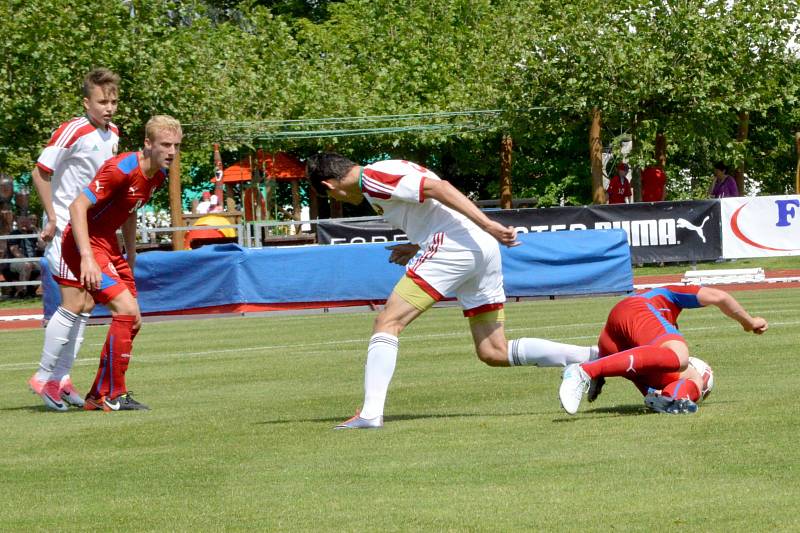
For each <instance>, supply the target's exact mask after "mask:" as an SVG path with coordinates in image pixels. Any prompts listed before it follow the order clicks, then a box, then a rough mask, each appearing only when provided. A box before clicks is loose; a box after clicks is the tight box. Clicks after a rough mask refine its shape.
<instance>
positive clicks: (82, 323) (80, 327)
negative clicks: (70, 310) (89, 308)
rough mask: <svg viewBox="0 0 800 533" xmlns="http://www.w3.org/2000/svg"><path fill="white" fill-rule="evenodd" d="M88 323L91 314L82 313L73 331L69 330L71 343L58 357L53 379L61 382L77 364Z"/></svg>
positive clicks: (68, 343) (65, 346)
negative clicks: (76, 360)
mask: <svg viewBox="0 0 800 533" xmlns="http://www.w3.org/2000/svg"><path fill="white" fill-rule="evenodd" d="M88 321H89V313H81V314H79V315H78V319H77V320H76V321H75V324H74V325H73V326H72V329H71V330H69V342H67V344H66V345H64V348H63V349H62V350H61V355H60V356H59V357H58V361H56V366H55V368H54V369H53V377H52V379H56V380H58V381H61V378H63V377H64V376H66V375H67V374H69V371H70V369H71V368H72V365H73V364H74V363H75V359H77V358H78V352H79V351H80V350H81V344H83V333H84V332H85V331H86V323H87V322H88Z"/></svg>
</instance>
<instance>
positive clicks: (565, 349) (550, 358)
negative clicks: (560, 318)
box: [508, 338, 592, 366]
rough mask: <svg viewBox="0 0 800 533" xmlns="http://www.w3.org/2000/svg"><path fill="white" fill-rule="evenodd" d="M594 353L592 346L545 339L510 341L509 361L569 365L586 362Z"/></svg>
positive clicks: (543, 364) (515, 364) (512, 362)
mask: <svg viewBox="0 0 800 533" xmlns="http://www.w3.org/2000/svg"><path fill="white" fill-rule="evenodd" d="M591 353H592V347H590V346H575V345H574V344H564V343H561V342H553V341H548V340H545V339H532V338H526V339H516V340H513V341H508V362H509V363H511V366H520V365H535V366H567V365H569V364H572V363H585V362H586V361H588V360H589V358H590V357H591Z"/></svg>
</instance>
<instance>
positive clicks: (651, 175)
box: [642, 164, 667, 202]
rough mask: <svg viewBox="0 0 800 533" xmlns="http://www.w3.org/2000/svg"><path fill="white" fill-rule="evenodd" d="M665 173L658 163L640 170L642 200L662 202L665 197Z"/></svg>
mask: <svg viewBox="0 0 800 533" xmlns="http://www.w3.org/2000/svg"><path fill="white" fill-rule="evenodd" d="M666 183H667V174H666V173H665V172H664V169H663V168H662V167H661V165H659V164H655V165H650V166H648V167H646V168H645V169H644V170H642V201H643V202H662V201H664V197H665V188H664V186H665V185H666Z"/></svg>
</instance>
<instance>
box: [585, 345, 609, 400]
mask: <svg viewBox="0 0 800 533" xmlns="http://www.w3.org/2000/svg"><path fill="white" fill-rule="evenodd" d="M599 357H600V348H598V347H597V346H590V347H589V361H590V362H591V361H596V360H597V359H598V358H599ZM605 384H606V378H604V377H599V378H597V379H593V380H592V381H591V383H589V391H588V392H587V393H586V399H587V400H589V403H591V402H593V401H595V400H596V399H597V397H598V396H600V393H601V392H603V385H605Z"/></svg>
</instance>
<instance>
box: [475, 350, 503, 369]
mask: <svg viewBox="0 0 800 533" xmlns="http://www.w3.org/2000/svg"><path fill="white" fill-rule="evenodd" d="M478 359H480V360H481V361H482V362H483V363H486V364H487V365H489V366H509V362H508V353H507V351H506V349H501V348H493V349H484V350H478Z"/></svg>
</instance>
